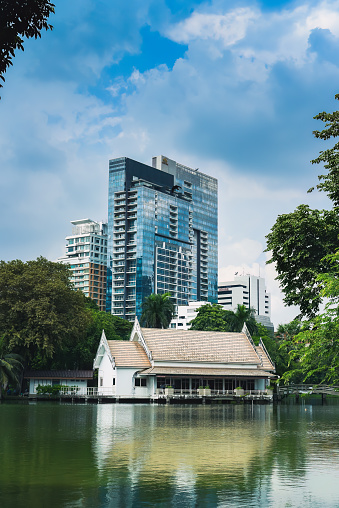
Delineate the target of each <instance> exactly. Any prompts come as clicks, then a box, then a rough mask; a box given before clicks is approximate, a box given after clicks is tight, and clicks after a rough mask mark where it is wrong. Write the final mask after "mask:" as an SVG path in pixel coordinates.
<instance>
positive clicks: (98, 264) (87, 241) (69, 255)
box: [58, 219, 107, 310]
mask: <svg viewBox="0 0 339 508" xmlns="http://www.w3.org/2000/svg"><path fill="white" fill-rule="evenodd" d="M71 224H72V226H73V227H72V234H71V235H69V236H67V237H66V255H65V256H63V257H61V258H59V259H58V261H59V262H60V263H64V264H67V265H68V266H69V268H70V269H71V272H72V276H71V281H72V282H73V284H74V287H75V289H79V290H81V291H83V293H84V294H85V296H88V297H90V298H92V300H94V301H95V302H96V303H97V304H98V306H99V308H100V310H105V309H106V276H107V224H106V223H104V222H95V221H93V220H91V219H81V220H73V221H71Z"/></svg>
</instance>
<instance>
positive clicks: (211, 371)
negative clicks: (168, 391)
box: [141, 367, 275, 378]
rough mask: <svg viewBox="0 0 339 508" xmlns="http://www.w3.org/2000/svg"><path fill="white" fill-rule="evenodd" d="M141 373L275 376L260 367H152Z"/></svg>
mask: <svg viewBox="0 0 339 508" xmlns="http://www.w3.org/2000/svg"><path fill="white" fill-rule="evenodd" d="M141 374H149V375H155V374H157V375H161V374H162V375H164V376H169V375H171V376H175V375H178V376H204V377H205V376H206V377H208V376H229V377H262V378H267V377H275V376H274V374H270V373H268V372H265V371H263V370H262V369H216V368H206V367H201V368H200V367H153V368H151V369H146V370H144V371H142V372H141Z"/></svg>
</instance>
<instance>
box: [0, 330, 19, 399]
mask: <svg viewBox="0 0 339 508" xmlns="http://www.w3.org/2000/svg"><path fill="white" fill-rule="evenodd" d="M22 370H23V365H22V358H21V356H20V355H16V354H14V353H5V347H4V341H3V339H1V340H0V400H1V399H2V390H3V389H6V387H7V386H8V383H12V384H14V385H15V386H19V385H20V381H19V376H20V373H21V372H22Z"/></svg>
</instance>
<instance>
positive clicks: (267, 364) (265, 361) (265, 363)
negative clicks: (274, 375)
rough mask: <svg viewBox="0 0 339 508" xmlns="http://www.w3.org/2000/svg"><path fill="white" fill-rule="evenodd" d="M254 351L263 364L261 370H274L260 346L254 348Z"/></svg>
mask: <svg viewBox="0 0 339 508" xmlns="http://www.w3.org/2000/svg"><path fill="white" fill-rule="evenodd" d="M256 350H257V353H258V355H259V356H260V358H261V360H262V363H263V365H262V368H263V369H264V370H275V368H274V365H272V362H271V360H270V358H269V357H268V356H267V354H266V352H265V351H264V349H263V348H262V347H261V346H256Z"/></svg>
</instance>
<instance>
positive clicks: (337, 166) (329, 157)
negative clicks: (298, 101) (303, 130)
mask: <svg viewBox="0 0 339 508" xmlns="http://www.w3.org/2000/svg"><path fill="white" fill-rule="evenodd" d="M334 97H335V99H336V100H339V94H336V95H335V96H334ZM314 119H315V120H321V121H322V122H325V129H323V130H322V131H313V134H314V136H315V137H316V138H318V139H323V140H327V139H330V138H336V137H338V136H339V111H334V112H333V113H326V112H325V111H323V112H322V113H319V114H318V115H316V116H315V117H314ZM311 162H312V164H324V168H325V169H327V170H328V173H327V174H325V175H319V176H318V179H319V181H320V183H319V184H318V185H317V186H316V188H317V189H318V190H319V191H324V192H326V194H327V195H328V197H329V198H330V199H331V201H332V202H333V204H334V207H335V208H338V206H339V142H338V143H336V144H335V145H334V146H333V147H332V148H329V149H328V150H324V151H321V152H320V155H319V157H317V158H316V159H313V160H312V161H311ZM313 190H314V187H312V188H311V189H309V191H308V192H312V191H313Z"/></svg>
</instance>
